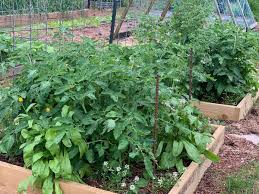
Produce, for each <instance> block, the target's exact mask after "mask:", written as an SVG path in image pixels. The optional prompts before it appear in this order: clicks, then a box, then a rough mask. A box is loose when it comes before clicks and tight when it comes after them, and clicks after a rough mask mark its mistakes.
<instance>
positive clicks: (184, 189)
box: [0, 126, 225, 194]
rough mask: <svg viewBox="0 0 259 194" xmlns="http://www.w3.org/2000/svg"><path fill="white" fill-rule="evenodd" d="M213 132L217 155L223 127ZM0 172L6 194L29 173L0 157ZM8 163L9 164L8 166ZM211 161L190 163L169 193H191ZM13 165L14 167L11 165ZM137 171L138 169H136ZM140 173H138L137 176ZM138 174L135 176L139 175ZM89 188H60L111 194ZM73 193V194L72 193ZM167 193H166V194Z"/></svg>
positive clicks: (0, 186) (148, 193)
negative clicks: (2, 175)
mask: <svg viewBox="0 0 259 194" xmlns="http://www.w3.org/2000/svg"><path fill="white" fill-rule="evenodd" d="M215 129H216V130H215V132H214V134H213V136H214V138H215V139H214V141H213V142H212V143H211V144H210V145H209V147H208V149H209V150H211V151H212V152H215V153H218V151H219V149H220V147H221V146H222V145H223V143H224V132H225V127H223V126H215ZM0 161H2V162H0V172H2V173H1V174H5V175H6V176H5V177H2V178H1V179H0V193H1V192H2V191H5V192H6V194H7V193H8V192H9V193H10V192H11V193H15V192H16V188H17V186H18V184H19V183H20V181H22V180H24V179H26V177H28V176H29V175H30V174H31V172H30V171H29V170H27V169H24V168H21V167H22V166H23V160H22V158H20V157H17V158H8V157H6V156H3V155H2V156H1V155H0ZM8 163H9V164H8ZM211 163H212V162H211V161H210V160H208V159H205V160H204V162H203V163H202V164H200V165H198V164H196V163H194V162H192V163H191V164H190V165H188V164H186V165H188V168H187V170H186V171H185V172H184V174H183V175H182V176H181V177H180V178H179V180H178V181H177V183H176V184H175V186H174V187H173V188H172V190H171V191H170V192H169V193H170V194H189V193H193V192H194V191H195V189H196V187H197V185H198V183H199V181H200V179H201V178H202V176H203V174H204V172H205V171H206V170H207V168H209V166H210V165H211ZM12 164H14V165H15V166H14V165H12ZM137 170H138V169H137ZM141 172H142V171H139V174H140V173H141ZM136 173H137V171H136ZM139 174H138V173H137V174H136V175H139ZM1 181H3V182H1ZM87 183H88V184H89V185H91V186H95V187H98V188H102V187H100V186H101V185H100V183H99V182H97V181H88V182H87ZM91 186H87V185H81V184H78V183H69V182H62V183H61V188H62V189H63V191H64V193H67V194H71V193H75V192H76V193H77V194H81V193H82V194H83V193H84V194H86V193H87V194H101V193H102V194H111V192H108V191H105V190H101V189H97V188H94V187H91ZM149 186H150V188H151V187H152V185H148V186H147V188H145V189H143V190H141V191H140V192H141V193H145V194H152V191H151V189H150V188H149ZM72 191H73V192H72ZM29 193H32V194H38V193H39V192H37V191H35V192H34V191H33V192H29ZM166 193H167V192H166ZM157 194H165V192H163V191H158V192H157Z"/></svg>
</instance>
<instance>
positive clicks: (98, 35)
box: [11, 21, 137, 46]
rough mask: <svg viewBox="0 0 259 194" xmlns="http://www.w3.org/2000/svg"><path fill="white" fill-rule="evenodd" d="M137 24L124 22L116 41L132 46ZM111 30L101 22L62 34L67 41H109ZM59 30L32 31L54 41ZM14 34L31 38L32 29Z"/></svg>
mask: <svg viewBox="0 0 259 194" xmlns="http://www.w3.org/2000/svg"><path fill="white" fill-rule="evenodd" d="M116 26H117V24H116ZM136 26H137V22H136V21H126V22H123V24H122V26H121V29H120V34H119V36H118V38H117V39H116V40H115V41H114V43H119V44H126V45H127V46H131V45H132V44H134V39H133V38H132V36H131V32H132V30H133V29H134V28H135V27H136ZM110 31H111V24H110V23H105V24H101V25H100V26H98V27H89V26H84V27H74V28H73V29H70V30H68V31H67V32H65V33H63V34H62V35H61V36H62V37H63V38H64V39H65V40H66V41H75V42H80V41H82V39H83V38H90V39H93V40H98V41H102V42H106V43H108V41H109V36H110ZM57 32H58V29H48V31H46V30H35V31H33V33H32V38H33V39H38V40H41V41H46V42H52V41H53V40H54V41H55V39H57V37H56V38H55V36H56V34H57ZM11 35H13V33H11ZM14 36H15V37H20V38H25V39H29V38H30V36H31V34H30V31H29V30H28V31H20V32H15V34H14Z"/></svg>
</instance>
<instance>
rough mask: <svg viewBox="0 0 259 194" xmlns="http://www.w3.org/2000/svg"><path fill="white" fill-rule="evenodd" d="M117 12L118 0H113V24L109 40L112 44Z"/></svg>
mask: <svg viewBox="0 0 259 194" xmlns="http://www.w3.org/2000/svg"><path fill="white" fill-rule="evenodd" d="M116 14H117V0H113V8H112V24H111V33H110V41H109V43H110V44H112V42H113V37H114V29H115V21H116Z"/></svg>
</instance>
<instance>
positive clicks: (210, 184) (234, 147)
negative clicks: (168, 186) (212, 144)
mask: <svg viewBox="0 0 259 194" xmlns="http://www.w3.org/2000/svg"><path fill="white" fill-rule="evenodd" d="M226 125H227V129H226V135H225V143H224V145H223V147H222V148H221V151H220V153H219V156H220V157H221V161H220V162H219V163H214V164H212V165H211V167H210V168H209V169H208V171H207V172H206V173H205V175H204V177H203V179H202V180H201V182H200V184H199V186H198V188H197V190H196V192H195V194H218V193H224V192H226V188H225V183H226V178H227V177H228V176H229V175H230V174H231V173H233V172H236V171H238V170H239V169H240V167H242V166H244V165H246V164H248V163H249V162H251V161H259V146H258V145H254V144H253V143H252V142H249V141H247V140H245V139H242V138H239V137H237V135H242V134H251V133H253V134H259V106H258V105H257V106H256V107H255V108H254V109H253V110H252V111H251V113H250V114H249V115H248V116H247V118H246V119H244V120H242V121H239V122H228V123H226Z"/></svg>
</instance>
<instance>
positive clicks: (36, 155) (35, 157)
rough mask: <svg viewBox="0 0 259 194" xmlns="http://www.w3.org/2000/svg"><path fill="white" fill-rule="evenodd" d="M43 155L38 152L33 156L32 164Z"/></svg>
mask: <svg viewBox="0 0 259 194" xmlns="http://www.w3.org/2000/svg"><path fill="white" fill-rule="evenodd" d="M43 155H44V153H43V152H38V153H36V154H33V157H32V162H33V163H35V162H37V161H38V160H39V159H41V158H42V157H43Z"/></svg>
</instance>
